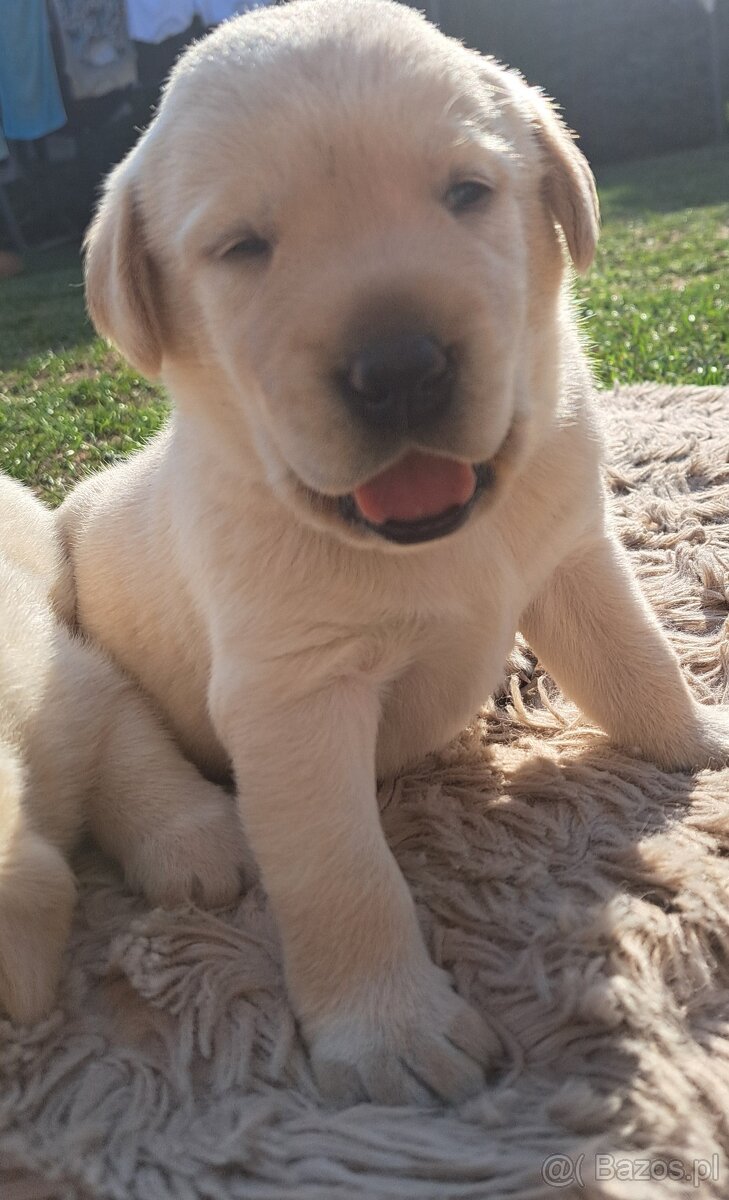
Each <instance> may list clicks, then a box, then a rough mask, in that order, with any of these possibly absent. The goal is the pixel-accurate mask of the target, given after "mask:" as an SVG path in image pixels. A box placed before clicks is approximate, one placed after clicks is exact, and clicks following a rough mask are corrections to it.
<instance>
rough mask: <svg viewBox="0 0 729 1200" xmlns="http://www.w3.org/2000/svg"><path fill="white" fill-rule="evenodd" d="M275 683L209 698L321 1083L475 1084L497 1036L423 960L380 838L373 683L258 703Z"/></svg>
mask: <svg viewBox="0 0 729 1200" xmlns="http://www.w3.org/2000/svg"><path fill="white" fill-rule="evenodd" d="M272 694H273V693H272V692H270V691H268V690H267V689H266V688H263V689H258V688H257V689H255V694H254V693H253V692H252V691H251V692H248V693H247V694H245V695H242V694H230V693H228V694H218V695H214V701H213V703H212V705H211V710H212V712H213V717H214V720H215V721H216V724H217V725H218V731H219V733H220V734H222V736H223V738H224V739H225V742H226V744H227V745H228V747H229V749H231V748H232V749H233V757H234V765H235V770H236V777H237V782H238V786H239V793H240V805H241V812H242V814H243V822H244V826H245V829H246V833H247V835H248V838H249V841H250V844H251V848H252V850H253V852H254V853H255V855H256V858H257V860H258V865H259V867H260V870H261V875H262V879H263V883H264V885H265V887H266V890H267V892H268V894H269V896H270V899H271V902H272V905H273V908H274V911H275V914H276V917H277V920H278V924H279V931H280V935H281V940H282V944H283V950H284V960H285V968H286V976H287V981H288V985H289V989H290V994H291V998H292V1001H293V1004H294V1006H295V1008H296V1010H297V1012H298V1015H299V1017H300V1020H301V1023H302V1027H303V1030H304V1034H305V1036H306V1038H307V1040H308V1042H309V1046H310V1049H311V1056H312V1063H313V1066H314V1070H315V1073H316V1075H317V1078H318V1080H319V1082H320V1085H321V1087H322V1089H323V1090H324V1091H325V1092H326V1093H327V1094H328V1095H330V1096H331V1097H332V1098H334V1099H342V1100H354V1099H356V1098H361V1097H362V1096H369V1097H370V1098H371V1099H373V1100H375V1101H379V1102H382V1103H405V1102H407V1101H411V1100H417V1099H427V1098H428V1097H429V1096H430V1098H432V1094H435V1095H436V1096H438V1097H441V1098H443V1099H455V1098H459V1097H462V1096H464V1095H466V1094H468V1093H470V1092H473V1091H475V1090H477V1089H478V1088H479V1087H480V1086H481V1084H482V1082H483V1074H482V1069H481V1068H482V1065H483V1064H484V1063H485V1062H486V1060H487V1059H488V1058H489V1057H490V1055H491V1054H492V1053H493V1051H494V1049H495V1039H494V1037H493V1035H492V1034H490V1032H489V1031H488V1029H487V1028H486V1026H485V1025H484V1023H483V1022H482V1020H481V1018H480V1017H479V1016H478V1015H477V1013H476V1012H475V1011H474V1010H473V1009H471V1008H470V1007H469V1006H468V1005H467V1004H466V1003H465V1002H464V1001H463V1000H461V999H460V998H459V997H458V996H457V995H456V994H455V992H454V991H453V990H452V988H451V985H450V982H449V980H448V978H447V976H446V974H445V973H444V972H443V971H441V970H439V969H438V968H436V967H435V965H434V964H433V963H432V961H431V960H430V958H429V956H428V953H427V950H426V948H425V945H424V942H423V938H422V936H421V933H420V929H419V927H418V922H417V918H416V913H415V907H414V904H413V900H412V897H411V895H410V892H409V891H408V888H407V885H406V883H405V880H404V879H403V877H402V875H401V874H400V871H399V869H398V867H397V864H396V863H395V860H394V858H393V857H392V854H391V853H390V851H389V849H388V847H387V844H386V842H385V839H384V836H383V833H382V829H381V826H380V821H379V814H378V810H377V803H376V798H375V740H376V735H377V724H378V718H379V701H378V697H377V695H376V693H375V690H374V688H373V687H372V686H371V685H370V684H369V683H368V682H367V681H366V680H364V679H362V678H361V677H360V678H341V679H339V680H335V681H333V682H332V683H330V684H329V685H328V686H327V687H324V688H322V689H321V690H319V691H318V692H316V693H315V694H313V695H310V696H307V697H306V698H303V697H302V698H297V699H296V700H291V701H289V702H288V703H287V702H285V701H284V702H283V703H275V702H273V701H272V700H270V699H269V700H268V702H267V701H266V697H267V696H268V697H270V696H271V695H272ZM424 1085H425V1086H424ZM428 1089H430V1092H429V1091H428Z"/></svg>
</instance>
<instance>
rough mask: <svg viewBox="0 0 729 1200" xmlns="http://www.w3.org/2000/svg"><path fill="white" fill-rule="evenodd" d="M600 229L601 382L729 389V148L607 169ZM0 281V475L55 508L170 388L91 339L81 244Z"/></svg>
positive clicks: (589, 296) (591, 297) (162, 408)
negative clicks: (29, 487)
mask: <svg viewBox="0 0 729 1200" xmlns="http://www.w3.org/2000/svg"><path fill="white" fill-rule="evenodd" d="M598 183H599V188H600V198H601V202H602V207H603V218H604V229H603V238H602V243H601V248H600V251H599V254H598V259H597V262H596V264H595V266H594V267H593V269H592V271H591V272H590V274H589V275H588V276H587V278H586V279H583V280H579V281H578V284H577V298H578V304H579V308H580V311H581V313H582V315H583V317H584V321H585V330H586V333H587V334H588V336H589V338H590V340H591V343H592V349H593V357H594V362H595V369H596V373H597V375H598V378H599V380H600V382H601V383H603V384H605V385H609V384H611V383H612V382H613V381H620V382H622V383H626V382H635V381H638V380H643V379H652V380H656V381H660V382H665V383H698V384H701V383H717V384H729V286H728V285H727V283H726V280H727V279H729V150H728V149H727V148H726V147H709V148H707V149H704V150H697V151H691V152H688V153H684V154H680V155H671V156H667V157H663V158H659V159H654V160H651V161H647V162H640V163H631V164H628V165H625V166H619V167H611V168H609V169H605V170H603V171H601V172H600V173H599V179H598ZM26 266H27V270H26V273H25V275H23V276H19V277H18V278H16V279H10V280H5V281H3V282H0V469H2V470H5V471H8V472H9V473H10V474H12V475H14V476H16V477H17V478H19V479H24V480H27V481H28V482H30V483H32V484H34V485H35V487H36V489H37V490H38V491H39V492H40V494H41V495H43V496H44V497H45V498H46V499H48V500H51V501H53V502H55V501H58V500H60V498H61V497H62V496H63V495H64V494H65V492H66V491H67V490H68V488H69V486H70V485H71V484H72V483H73V482H75V481H76V480H77V479H79V478H81V477H83V476H84V475H85V474H87V472H88V471H89V470H90V469H92V468H94V467H99V466H101V465H103V464H105V463H108V462H113V461H114V460H115V459H116V458H118V457H120V456H122V455H124V454H127V453H128V452H129V451H130V450H132V449H133V448H134V447H136V446H138V445H139V444H140V443H141V442H143V441H145V440H146V439H148V438H149V437H150V436H151V435H152V434H153V433H154V432H155V431H156V430H157V429H158V428H159V426H160V424H161V423H162V421H163V420H164V416H165V413H166V411H167V409H166V402H165V400H164V397H163V396H162V394H161V393H160V392H159V391H158V390H157V389H155V388H154V387H152V386H151V385H150V384H148V383H146V382H145V381H144V380H143V379H141V378H140V377H139V376H138V375H136V374H135V373H134V372H133V371H131V370H130V369H129V368H128V367H126V366H125V365H124V363H123V362H122V361H121V360H120V359H119V357H118V356H117V355H116V354H115V353H114V352H113V351H112V350H110V349H109V348H108V347H107V346H105V345H104V343H102V342H100V341H99V340H98V339H97V338H95V337H94V335H93V331H92V329H91V328H90V326H89V325H88V322H87V321H86V318H85V315H84V305H83V291H82V288H81V270H80V264H79V259H78V252H77V250H76V249H75V248H64V249H62V250H55V251H52V252H46V253H44V254H31V255H29V256H28V261H27V264H26Z"/></svg>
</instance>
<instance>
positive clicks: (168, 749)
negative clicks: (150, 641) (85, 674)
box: [87, 650, 255, 907]
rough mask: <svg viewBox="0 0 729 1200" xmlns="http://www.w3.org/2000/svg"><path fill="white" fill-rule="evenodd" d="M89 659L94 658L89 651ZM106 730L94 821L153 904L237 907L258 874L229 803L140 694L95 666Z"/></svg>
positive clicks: (103, 842)
mask: <svg viewBox="0 0 729 1200" xmlns="http://www.w3.org/2000/svg"><path fill="white" fill-rule="evenodd" d="M87 652H89V651H88V650H87ZM95 659H96V674H97V684H96V687H92V688H91V694H92V697H93V695H94V693H96V697H97V701H96V702H98V694H99V691H98V689H103V694H104V696H105V705H104V707H105V710H106V713H107V728H106V732H105V736H104V740H103V750H102V754H101V759H100V762H99V770H98V785H97V787H96V788H95V789H94V794H93V795H92V796H91V797H90V799H89V808H88V819H89V825H90V828H91V832H92V834H93V835H94V837H95V839H96V841H97V842H98V844H99V845H100V846H101V847H102V849H103V850H105V851H106V852H107V853H108V854H110V855H111V856H112V857H113V858H116V859H117V860H118V861H119V862H120V863H121V866H122V868H123V870H124V873H125V875H126V878H127V880H128V882H129V884H130V885H131V887H133V888H134V889H135V890H136V891H140V892H142V893H143V894H144V895H145V896H146V897H147V899H148V900H149V901H150V903H152V904H159V905H162V906H163V907H174V906H175V905H177V904H183V903H185V902H186V901H190V900H193V901H195V902H196V903H199V904H201V905H205V906H209V907H215V906H217V905H224V904H230V903H232V902H233V901H234V900H235V899H236V897H237V896H238V895H239V894H240V892H241V890H242V887H243V886H244V885H245V883H247V882H250V880H251V878H252V876H253V875H254V874H255V869H254V867H253V864H252V859H251V857H250V854H249V852H248V849H247V846H246V843H245V839H244V837H243V829H242V825H241V822H240V817H239V815H238V811H237V808H236V804H235V801H234V799H233V797H232V796H228V795H227V794H226V793H225V792H224V791H223V789H222V788H219V787H216V786H215V785H214V784H212V783H210V782H208V780H206V779H204V778H203V777H202V775H200V773H199V772H198V771H197V770H196V769H195V767H193V765H192V764H191V763H189V762H188V761H187V759H186V758H184V757H183V755H182V753H181V751H180V750H179V749H178V747H177V746H176V744H175V742H174V740H173V738H172V736H171V735H170V734H169V733H168V731H167V730H166V729H165V727H164V726H163V724H162V722H161V721H160V719H159V718H158V717H157V715H156V713H155V712H154V710H153V708H152V707H151V705H150V704H148V703H147V701H146V700H145V698H144V697H143V696H142V695H141V694H140V693H139V692H138V691H137V689H136V687H135V686H134V685H133V684H132V683H130V682H129V681H128V680H127V679H125V678H124V677H123V676H122V675H121V674H119V673H117V671H116V669H115V668H113V667H112V665H111V664H110V663H109V662H107V661H106V660H105V659H103V658H102V657H101V656H96V655H95Z"/></svg>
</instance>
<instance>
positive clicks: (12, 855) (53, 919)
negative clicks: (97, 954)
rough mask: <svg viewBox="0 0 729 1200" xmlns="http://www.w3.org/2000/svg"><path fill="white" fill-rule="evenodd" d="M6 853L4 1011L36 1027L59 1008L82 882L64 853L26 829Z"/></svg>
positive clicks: (1, 922) (0, 887)
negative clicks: (78, 882)
mask: <svg viewBox="0 0 729 1200" xmlns="http://www.w3.org/2000/svg"><path fill="white" fill-rule="evenodd" d="M2 851H3V853H0V1012H2V1011H4V1012H7V1013H8V1015H9V1016H10V1017H11V1018H12V1019H13V1020H14V1021H17V1022H19V1023H20V1024H22V1025H32V1024H34V1023H35V1022H36V1021H39V1020H40V1019H41V1017H44V1016H45V1015H46V1014H47V1013H48V1012H49V1011H50V1009H51V1008H52V1007H53V1002H54V998H55V994H56V986H57V984H58V977H59V975H60V973H61V961H62V959H63V952H64V950H65V948H66V942H67V940H68V935H69V931H70V928H71V919H72V916H73V908H74V904H75V902H76V883H75V880H74V877H73V875H72V873H71V868H70V867H69V866H68V864H67V863H66V861H65V859H64V858H63V856H62V854H61V853H60V851H58V850H57V849H56V848H55V846H52V845H51V844H50V842H47V841H46V840H45V839H44V838H42V837H41V836H39V835H38V834H36V833H33V832H32V831H30V830H22V829H21V830H20V831H19V832H17V833H16V836H15V838H14V839H8V843H6V845H5V846H3V847H2Z"/></svg>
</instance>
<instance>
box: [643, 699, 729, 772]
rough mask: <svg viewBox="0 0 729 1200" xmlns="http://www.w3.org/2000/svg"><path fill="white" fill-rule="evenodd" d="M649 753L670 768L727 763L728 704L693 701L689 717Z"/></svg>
mask: <svg viewBox="0 0 729 1200" xmlns="http://www.w3.org/2000/svg"><path fill="white" fill-rule="evenodd" d="M664 734H665V731H664ZM651 757H653V758H655V760H656V762H658V764H659V766H661V767H663V768H664V769H666V770H669V771H699V770H703V769H705V768H707V767H709V768H712V769H714V770H716V769H719V768H721V767H726V766H729V707H728V706H726V705H713V704H694V705H693V708H692V719H691V720H689V721H687V722H686V723H685V725H684V726H683V728H681V729H680V730H676V731H675V732H673V734H672V735H671V736H670V737H668V736H664V741H663V744H662V746H661V748H660V750H658V751H656V752H655V753H654V754H652V755H651Z"/></svg>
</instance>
